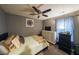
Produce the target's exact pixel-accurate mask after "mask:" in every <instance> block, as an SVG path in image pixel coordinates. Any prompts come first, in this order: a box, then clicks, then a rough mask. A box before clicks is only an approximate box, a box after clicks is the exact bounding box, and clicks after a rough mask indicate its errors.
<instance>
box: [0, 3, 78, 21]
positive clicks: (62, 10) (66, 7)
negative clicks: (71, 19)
mask: <svg viewBox="0 0 79 59" xmlns="http://www.w3.org/2000/svg"><path fill="white" fill-rule="evenodd" d="M29 5H30V6H29ZM29 5H28V4H14V5H13V4H9V5H8V4H7V5H6V4H5V5H0V6H1V8H2V9H3V10H4V11H5V12H7V13H10V14H15V15H20V16H25V17H30V18H34V19H37V16H31V15H29V14H30V13H33V12H34V10H33V9H32V8H31V7H32V6H36V7H38V6H39V5H38V4H29ZM49 8H51V9H52V11H50V12H48V13H46V15H48V16H49V17H43V16H41V17H40V19H41V20H44V19H48V18H52V17H57V16H61V15H64V14H68V13H72V12H74V11H77V10H79V4H44V5H42V6H41V7H39V10H41V11H44V10H46V9H49ZM24 9H26V11H22V10H24Z"/></svg>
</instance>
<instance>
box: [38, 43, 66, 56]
mask: <svg viewBox="0 0 79 59" xmlns="http://www.w3.org/2000/svg"><path fill="white" fill-rule="evenodd" d="M38 54H39V55H67V54H66V53H65V52H63V51H62V50H60V49H58V48H57V47H55V46H54V45H52V44H50V46H49V47H48V49H47V48H46V49H44V50H43V51H41V52H40V53H38Z"/></svg>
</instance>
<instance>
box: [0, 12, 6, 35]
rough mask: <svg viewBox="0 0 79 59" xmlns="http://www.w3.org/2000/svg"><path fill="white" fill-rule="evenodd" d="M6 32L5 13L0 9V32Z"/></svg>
mask: <svg viewBox="0 0 79 59" xmlns="http://www.w3.org/2000/svg"><path fill="white" fill-rule="evenodd" d="M5 32H7V26H6V19H5V13H3V12H2V11H0V34H2V33H5Z"/></svg>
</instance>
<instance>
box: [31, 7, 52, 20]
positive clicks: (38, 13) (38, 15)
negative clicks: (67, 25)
mask: <svg viewBox="0 0 79 59" xmlns="http://www.w3.org/2000/svg"><path fill="white" fill-rule="evenodd" d="M32 9H33V10H34V11H35V12H36V13H32V14H30V15H37V18H40V15H42V16H44V17H48V15H46V14H45V13H47V12H49V11H51V9H47V10H45V11H41V10H39V9H38V8H36V7H35V6H32Z"/></svg>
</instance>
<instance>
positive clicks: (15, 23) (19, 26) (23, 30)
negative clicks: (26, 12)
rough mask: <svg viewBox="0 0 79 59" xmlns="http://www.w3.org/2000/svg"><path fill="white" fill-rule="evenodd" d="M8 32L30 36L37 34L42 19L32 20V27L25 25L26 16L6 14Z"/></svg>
mask: <svg viewBox="0 0 79 59" xmlns="http://www.w3.org/2000/svg"><path fill="white" fill-rule="evenodd" d="M6 19H7V26H8V32H9V33H10V34H19V35H23V36H30V35H36V34H39V33H40V31H41V30H42V21H41V20H34V22H35V23H34V27H32V28H27V27H26V18H25V17H22V16H17V15H12V14H6Z"/></svg>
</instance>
